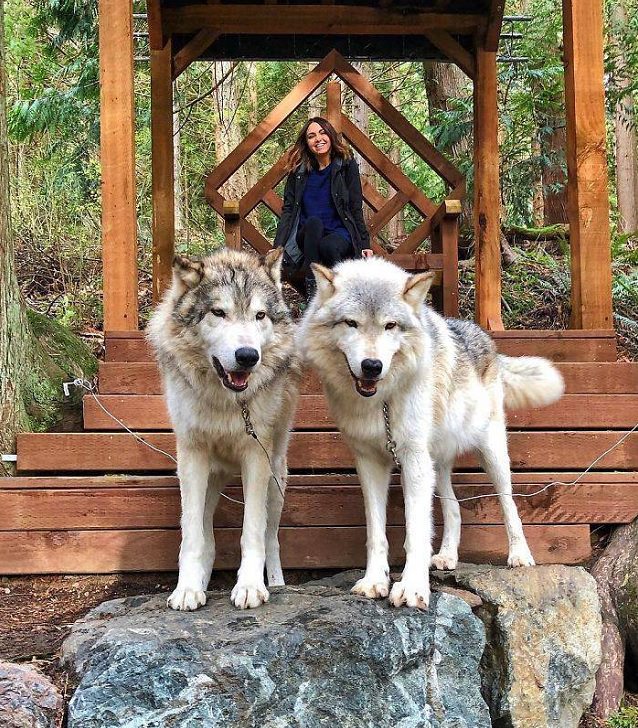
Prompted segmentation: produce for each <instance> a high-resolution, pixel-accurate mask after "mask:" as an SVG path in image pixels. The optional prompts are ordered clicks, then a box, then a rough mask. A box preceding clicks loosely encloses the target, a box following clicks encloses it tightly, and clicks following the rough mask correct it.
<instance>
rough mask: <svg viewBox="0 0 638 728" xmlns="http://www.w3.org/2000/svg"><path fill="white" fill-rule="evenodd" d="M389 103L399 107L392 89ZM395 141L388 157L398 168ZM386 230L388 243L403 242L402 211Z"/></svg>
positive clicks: (398, 149)
mask: <svg viewBox="0 0 638 728" xmlns="http://www.w3.org/2000/svg"><path fill="white" fill-rule="evenodd" d="M400 83H401V82H400V81H397V85H400ZM390 103H391V104H392V106H394V108H395V109H398V108H399V107H400V106H401V99H400V97H399V92H398V91H397V89H396V88H394V87H393V89H392V91H391V92H390ZM395 141H396V143H395V144H393V145H392V147H391V149H390V154H389V155H388V156H389V157H390V159H391V160H392V161H393V162H394V164H396V165H399V166H400V162H401V149H400V147H399V140H398V139H396V138H395ZM387 230H388V237H389V238H390V241H391V242H392V243H394V244H395V245H399V244H400V243H401V242H402V241H403V238H404V237H405V224H404V215H403V210H400V211H399V213H398V214H397V215H395V216H394V217H393V218H392V219H391V220H390V222H389V223H388V228H387Z"/></svg>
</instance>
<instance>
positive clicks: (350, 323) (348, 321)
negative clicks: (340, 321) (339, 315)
mask: <svg viewBox="0 0 638 728" xmlns="http://www.w3.org/2000/svg"><path fill="white" fill-rule="evenodd" d="M345 323H346V325H347V326H349V327H350V328H351V329H356V328H357V322H356V321H353V320H352V319H345Z"/></svg>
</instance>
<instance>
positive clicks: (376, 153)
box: [341, 115, 437, 217]
mask: <svg viewBox="0 0 638 728" xmlns="http://www.w3.org/2000/svg"><path fill="white" fill-rule="evenodd" d="M341 124H342V129H343V135H344V136H345V138H346V139H347V140H348V141H349V142H350V144H352V146H353V147H354V148H355V149H356V150H357V151H358V152H359V154H361V156H362V157H364V158H365V159H366V160H367V161H368V162H369V163H370V164H371V165H372V166H373V167H374V168H375V169H376V170H377V172H378V173H379V174H380V175H381V176H382V177H384V178H385V179H386V180H387V181H388V182H389V183H390V184H391V185H392V186H393V187H394V188H395V189H396V190H399V191H400V192H403V194H404V195H406V196H407V197H408V198H409V200H410V202H411V203H412V204H413V205H414V206H415V207H416V209H417V210H418V211H419V212H420V213H421V214H422V215H424V216H427V217H431V216H432V215H433V214H434V212H435V211H436V209H437V205H436V204H435V203H434V202H432V200H430V199H429V198H428V197H426V196H425V195H424V194H423V192H422V191H421V190H420V189H419V188H418V187H417V186H416V185H415V184H414V183H413V182H412V181H411V180H410V179H409V178H408V177H407V176H406V175H405V174H403V172H402V171H401V170H400V169H399V168H398V167H397V165H396V164H394V162H393V161H392V160H391V159H390V158H389V157H388V156H386V155H385V154H384V153H383V152H382V151H381V150H380V149H379V148H378V147H376V146H375V145H374V144H373V143H372V142H371V141H370V140H369V139H368V137H367V136H366V135H365V134H364V133H363V132H362V131H360V130H359V129H358V128H357V127H356V126H355V125H354V124H353V123H352V122H351V121H350V119H348V117H347V116H345V115H342V118H341Z"/></svg>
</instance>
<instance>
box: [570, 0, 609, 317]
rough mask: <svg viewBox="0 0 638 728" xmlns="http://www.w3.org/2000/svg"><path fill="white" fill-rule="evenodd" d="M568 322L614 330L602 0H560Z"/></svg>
mask: <svg viewBox="0 0 638 728" xmlns="http://www.w3.org/2000/svg"><path fill="white" fill-rule="evenodd" d="M563 39H564V49H565V52H564V63H565V111H566V123H567V147H566V158H567V176H568V182H567V208H568V217H569V230H570V250H571V267H572V288H571V291H572V326H574V327H575V328H584V329H592V328H594V329H599V328H609V329H611V328H613V313H612V300H611V247H610V229H609V193H608V189H607V152H606V131H605V90H604V83H603V72H604V69H603V18H602V4H601V2H600V0H578V2H574V0H563Z"/></svg>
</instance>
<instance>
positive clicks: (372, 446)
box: [299, 258, 563, 608]
mask: <svg viewBox="0 0 638 728" xmlns="http://www.w3.org/2000/svg"><path fill="white" fill-rule="evenodd" d="M313 267H314V268H315V276H316V279H317V287H318V290H317V295H316V296H315V298H314V299H313V301H312V303H311V305H310V306H309V307H308V310H307V312H306V314H305V316H304V319H303V322H302V325H301V329H300V333H299V339H300V346H301V349H302V352H303V354H304V356H305V358H306V359H307V361H308V362H309V363H310V364H311V365H312V366H313V367H314V368H315V369H316V370H317V371H318V373H319V374H320V376H321V379H322V381H323V383H324V388H325V392H326V395H327V398H328V402H329V405H330V408H331V411H332V413H333V415H334V416H335V419H336V421H337V424H338V426H339V429H340V430H341V431H342V433H343V434H344V436H345V438H346V439H347V441H348V442H349V444H350V446H351V448H352V450H353V452H354V456H355V461H356V466H357V472H358V474H359V479H360V482H361V485H362V488H363V494H364V500H365V507H366V521H367V552H368V560H367V569H366V573H365V576H364V577H363V579H361V580H360V581H359V582H358V583H357V584H356V585H355V586H354V588H353V591H354V592H355V593H357V594H361V595H364V596H367V597H373V598H375V597H384V596H387V595H388V592H389V588H390V580H389V567H388V542H387V539H386V534H385V525H386V501H387V494H388V483H389V476H390V472H391V468H392V464H393V463H392V459H391V457H390V455H389V453H388V450H387V448H386V443H387V436H386V432H385V427H384V419H383V414H382V405H383V403H384V402H387V403H388V405H389V414H390V420H391V429H392V436H393V439H394V440H395V441H396V451H397V454H398V458H399V461H400V463H401V466H402V481H403V491H404V500H405V520H406V540H405V550H406V562H405V569H404V571H403V576H402V578H401V581H399V582H397V583H396V584H394V585H393V587H392V590H391V592H390V601H391V602H392V604H394V605H395V606H399V605H401V604H407V605H408V606H416V607H420V608H425V607H427V604H428V600H429V579H428V567H429V566H430V565H433V566H435V567H437V568H442V569H453V568H455V567H456V564H457V561H458V545H459V540H460V527H461V517H460V510H459V504H458V502H457V500H456V498H455V496H454V491H453V489H452V485H451V473H452V466H453V464H454V460H455V458H456V456H457V455H459V454H461V453H464V452H467V451H469V450H475V451H477V452H478V454H479V457H480V459H481V461H482V464H483V466H484V468H485V470H486V471H487V473H488V475H489V476H490V478H491V479H492V481H493V483H494V485H495V486H496V490H497V492H498V495H499V498H500V502H501V506H502V508H503V514H504V519H505V526H506V528H507V535H508V539H509V558H508V563H509V565H510V566H526V565H533V563H534V561H533V559H532V555H531V553H530V551H529V548H528V546H527V542H526V540H525V536H524V534H523V529H522V526H521V521H520V518H519V516H518V512H517V510H516V506H515V504H514V501H513V499H512V495H511V493H512V486H511V475H510V466H509V456H508V452H507V435H506V427H505V414H504V404H505V403H507V405H508V406H521V405H524V406H527V405H534V406H538V405H541V404H548V403H549V402H552V401H554V400H556V399H558V398H559V397H560V395H561V394H562V391H563V383H562V378H561V376H560V374H559V373H558V371H557V370H556V369H555V368H554V367H553V366H552V365H551V364H550V363H549V362H548V361H546V360H544V359H539V358H536V357H521V358H512V357H506V356H502V355H499V354H498V353H497V352H496V348H495V346H494V343H493V341H492V340H491V338H490V337H489V336H488V335H487V334H486V333H485V332H484V331H482V330H481V329H480V328H479V327H478V326H476V325H474V324H472V323H469V322H466V321H459V320H454V319H449V320H446V319H443V318H442V317H441V316H439V315H438V314H437V313H436V312H434V311H433V310H432V309H430V308H428V307H427V306H426V305H425V304H424V301H425V297H426V295H427V293H428V290H429V288H430V286H431V283H432V278H433V274H431V273H421V274H417V275H414V276H410V275H408V274H407V273H406V272H405V271H403V270H401V269H400V268H398V267H397V266H395V265H393V264H392V263H389V262H387V261H384V260H383V259H380V258H371V259H368V260H363V261H347V262H344V263H341V264H340V265H338V266H337V267H336V268H335V269H334V270H332V271H330V270H327V269H325V268H322V267H321V266H316V267H315V266H313ZM435 483H436V489H437V491H438V493H439V494H440V495H441V497H442V499H443V500H442V507H443V515H444V523H445V525H444V531H443V541H442V544H441V549H440V551H439V553H438V554H437V555H436V556H434V557H433V558H432V556H431V536H432V518H431V513H432V497H433V494H434V487H435Z"/></svg>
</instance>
